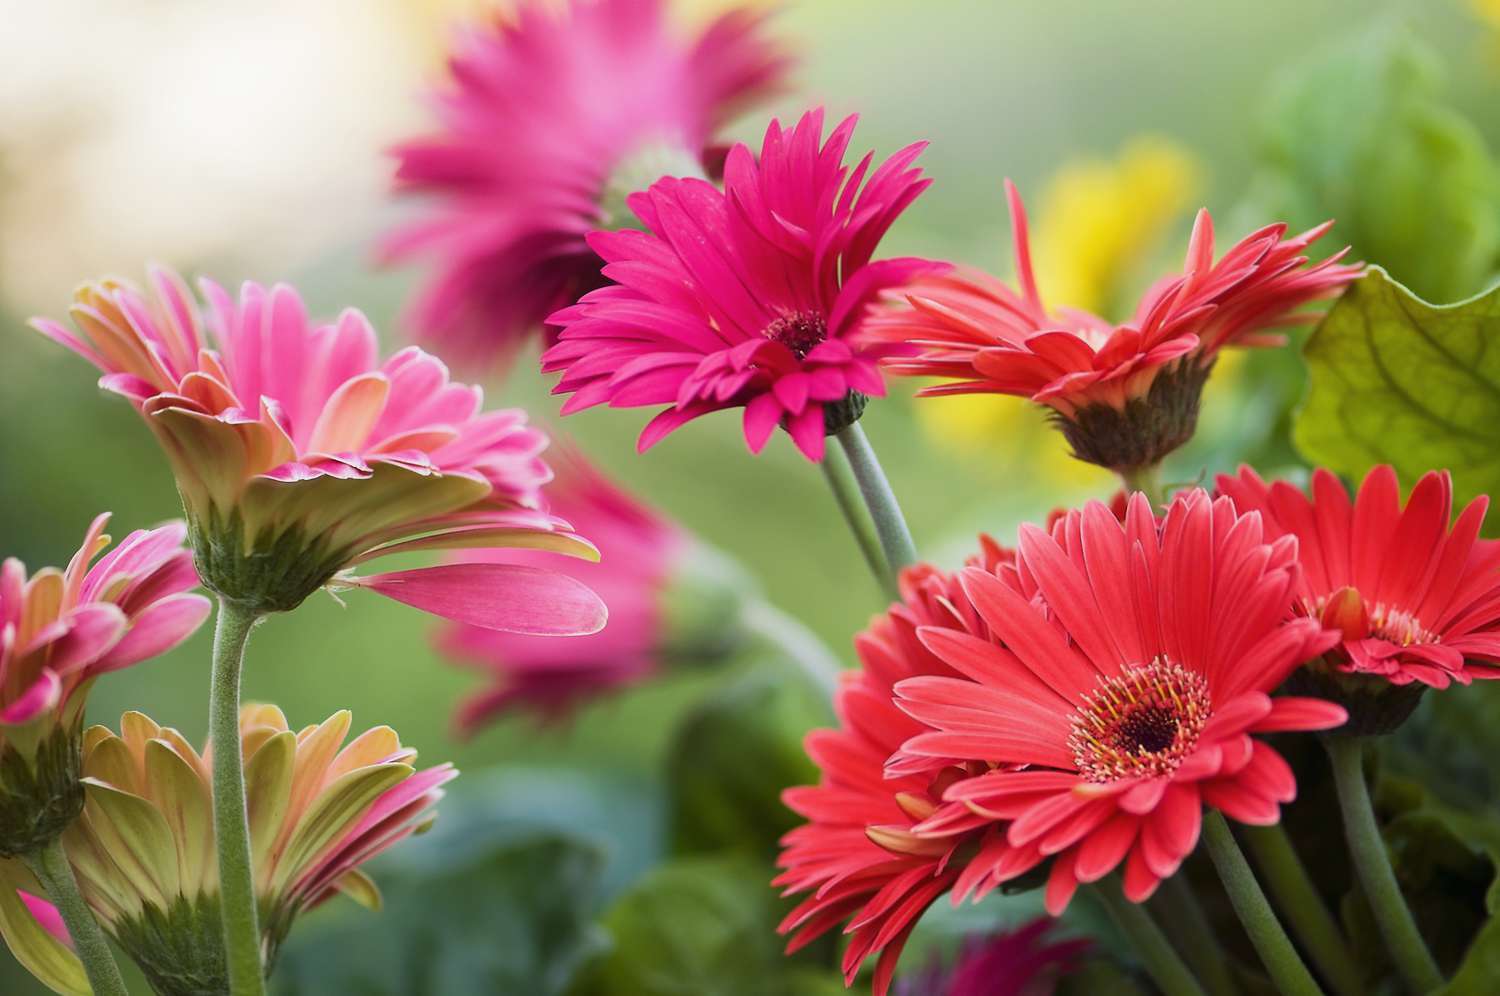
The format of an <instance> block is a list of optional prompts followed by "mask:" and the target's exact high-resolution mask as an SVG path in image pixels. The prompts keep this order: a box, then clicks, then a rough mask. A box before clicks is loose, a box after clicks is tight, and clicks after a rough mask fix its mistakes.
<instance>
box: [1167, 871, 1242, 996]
mask: <svg viewBox="0 0 1500 996" xmlns="http://www.w3.org/2000/svg"><path fill="white" fill-rule="evenodd" d="M1151 906H1152V907H1155V913H1156V916H1157V918H1158V919H1160V920H1161V921H1162V922H1163V923H1165V924H1166V926H1167V929H1168V930H1170V931H1171V932H1172V935H1173V936H1174V937H1176V938H1177V939H1178V941H1179V942H1180V943H1181V944H1182V951H1183V955H1182V956H1183V959H1184V960H1186V961H1187V963H1188V965H1189V967H1191V968H1192V970H1193V974H1195V975H1196V976H1197V977H1198V978H1199V979H1200V980H1202V982H1203V988H1204V989H1206V990H1208V993H1209V996H1235V994H1236V993H1238V992H1239V987H1238V986H1236V985H1235V984H1234V976H1233V975H1232V974H1231V973H1230V971H1229V966H1230V959H1229V955H1228V953H1227V952H1226V951H1225V950H1224V946H1223V945H1222V944H1220V943H1219V939H1218V938H1217V937H1215V936H1214V929H1213V924H1212V923H1211V922H1210V921H1209V919H1208V914H1207V913H1205V912H1204V911H1203V906H1202V905H1201V904H1200V903H1199V902H1198V897H1197V896H1196V895H1194V894H1193V887H1192V886H1191V885H1189V884H1188V880H1187V875H1185V874H1183V873H1181V872H1179V873H1178V874H1176V875H1173V876H1172V877H1171V878H1169V879H1167V880H1166V881H1165V882H1163V883H1162V884H1161V889H1159V890H1158V891H1157V893H1156V896H1155V897H1153V899H1152V900H1151Z"/></svg>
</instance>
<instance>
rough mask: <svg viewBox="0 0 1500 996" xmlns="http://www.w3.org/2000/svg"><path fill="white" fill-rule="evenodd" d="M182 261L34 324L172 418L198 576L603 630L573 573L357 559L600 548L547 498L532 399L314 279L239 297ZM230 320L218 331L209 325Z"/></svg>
mask: <svg viewBox="0 0 1500 996" xmlns="http://www.w3.org/2000/svg"><path fill="white" fill-rule="evenodd" d="M202 289H203V294H204V296H205V298H206V300H207V305H206V307H205V308H200V307H199V305H198V303H197V302H196V301H195V300H194V299H193V297H192V295H191V293H190V292H189V291H188V289H187V287H186V285H185V284H184V283H183V282H182V280H181V278H179V277H178V276H177V275H176V274H174V273H172V272H170V271H167V270H161V269H153V270H151V271H150V289H149V291H148V292H142V291H141V290H139V289H137V288H136V287H134V286H132V285H130V284H128V283H124V282H121V281H116V280H105V281H102V282H99V283H95V284H87V285H85V286H83V287H82V288H80V289H79V290H78V291H77V293H76V294H75V297H74V303H73V306H72V308H71V310H70V314H71V316H72V319H73V322H74V324H75V326H76V329H77V332H76V333H75V332H73V331H70V330H69V329H67V328H65V327H64V326H62V325H61V324H59V323H57V322H53V321H49V320H47V319H35V320H34V321H33V323H32V324H33V326H34V327H35V328H36V329H37V330H39V331H40V332H42V333H43V334H44V335H46V336H48V337H49V338H51V339H54V340H56V341H57V342H60V343H61V344H63V345H64V346H67V347H68V348H69V349H71V350H73V351H74V352H75V353H78V354H79V355H80V356H82V357H84V358H85V359H87V360H88V361H90V362H91V363H93V364H94V365H95V366H97V367H98V368H99V369H100V370H102V371H103V372H104V377H103V379H102V380H101V381H100V386H102V387H104V388H105V389H106V390H109V391H112V392H114V393H116V394H120V395H122V396H124V397H125V398H126V399H127V400H129V401H130V403H131V404H132V405H133V406H134V407H135V408H136V410H137V411H139V412H140V413H141V415H142V416H143V417H144V418H145V420H146V424H147V425H148V426H149V427H150V428H151V430H152V431H153V432H154V433H155V435H156V437H157V439H158V441H159V442H160V443H161V444H162V448H163V449H164V450H165V451H166V454H167V458H168V460H169V461H170V463H171V465H172V470H173V473H174V475H175V477H176V479H177V489H178V491H179V493H180V494H181V496H182V502H183V505H184V507H185V509H186V511H187V520H188V528H189V534H190V537H191V540H192V545H193V549H194V552H195V560H196V563H197V568H198V573H199V575H200V576H201V577H202V580H203V583H204V585H205V586H206V587H208V588H209V589H210V590H212V591H214V592H216V593H217V594H219V595H221V596H223V597H224V598H226V599H229V600H230V601H232V602H235V603H237V604H239V605H242V606H245V607H246V608H247V609H248V610H250V611H252V612H268V611H284V610H287V609H291V608H294V607H296V606H297V605H298V604H299V603H301V602H302V600H303V599H305V598H306V597H307V596H308V595H310V594H311V593H312V592H314V591H316V590H317V589H318V588H320V587H322V586H324V585H325V584H330V583H331V582H332V583H334V584H336V585H338V586H363V587H367V588H370V589H372V590H374V591H377V592H380V593H382V594H385V595H388V596H389V597H392V598H395V599H398V600H400V601H403V602H406V603H408V604H411V605H415V606H417V607H419V608H422V609H425V610H427V611H431V612H436V613H438V614H440V615H446V616H450V617H455V618H462V619H464V620H465V621H468V622H473V623H476V624H480V625H489V626H493V627H495V628H499V629H512V630H516V631H521V632H538V633H579V632H593V631H595V630H597V629H598V628H599V627H600V626H601V625H602V624H603V619H604V610H603V606H602V604H601V603H600V602H599V600H598V598H597V597H596V596H595V595H594V594H593V593H592V592H590V591H588V589H586V588H585V587H584V586H583V585H582V584H580V583H579V582H578V581H576V580H574V579H572V578H570V577H567V576H566V575H563V574H559V573H557V572H555V571H554V572H545V571H539V570H537V569H536V568H534V567H525V566H518V565H505V564H463V565H444V566H439V567H432V568H427V569H423V570H411V571H399V572H395V573H392V574H384V575H376V576H373V577H353V576H350V575H349V574H348V573H347V572H348V570H349V569H351V568H353V567H355V566H357V565H359V564H362V563H364V562H366V561H368V560H371V559H372V558H375V557H380V556H384V555H386V554H390V553H399V552H405V551H411V550H421V549H434V548H436V549H453V548H471V547H488V546H520V547H543V548H546V549H554V550H558V551H561V552H564V553H572V554H575V555H578V556H584V557H596V556H597V551H596V550H594V548H593V547H592V546H591V545H589V543H588V542H587V541H586V540H584V539H582V538H581V537H579V536H577V535H576V534H575V533H574V532H573V531H572V530H571V529H569V528H568V527H567V524H566V523H564V522H562V521H561V520H558V519H556V518H555V517H553V516H550V515H548V514H546V513H545V512H544V511H542V508H543V505H544V502H543V499H542V496H541V487H542V485H543V484H544V483H545V482H546V481H547V480H548V479H549V478H550V477H551V471H550V470H549V469H548V467H547V464H546V463H545V462H543V460H542V458H541V452H542V450H543V449H544V448H545V447H546V445H547V437H546V435H545V434H543V433H542V432H541V431H539V430H537V429H535V428H532V427H530V426H528V425H527V424H526V415H525V413H524V412H522V411H520V410H517V409H510V410H501V411H493V412H482V411H481V405H482V402H483V395H482V392H481V391H480V389H479V388H477V387H470V386H468V385H465V384H457V383H453V382H451V381H450V380H449V378H448V370H447V368H446V367H444V366H443V364H442V363H441V362H439V361H438V360H437V359H436V358H435V357H433V356H430V355H428V354H427V353H424V352H422V351H421V350H420V349H417V348H415V347H412V348H408V349H404V350H402V351H400V352H398V353H396V354H395V355H394V356H392V357H391V358H390V359H389V360H387V361H386V362H385V363H383V364H381V363H378V361H377V346H376V340H375V331H374V329H373V328H371V326H370V323H369V322H368V321H366V320H365V317H364V316H363V315H362V314H360V313H359V312H358V311H355V310H352V309H350V310H347V311H345V312H344V313H343V314H342V315H341V316H339V318H338V320H337V321H334V322H331V323H327V324H318V323H314V322H311V321H309V319H308V317H307V314H306V312H305V310H304V309H303V305H302V301H301V299H300V298H299V297H298V295H297V293H296V291H294V290H293V289H292V288H290V287H287V286H285V285H277V286H275V287H272V288H270V289H266V288H264V287H261V286H260V285H258V284H254V283H246V284H245V286H244V288H243V289H242V290H241V292H240V297H239V300H238V302H236V301H235V299H234V298H232V297H231V296H230V295H229V294H227V293H226V292H225V291H224V290H223V289H222V288H220V287H219V286H218V285H217V284H214V283H212V282H210V281H204V282H203V283H202ZM205 327H206V328H207V329H208V330H211V334H212V339H210V338H209V336H208V335H207V334H205Z"/></svg>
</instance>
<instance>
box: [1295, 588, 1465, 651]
mask: <svg viewBox="0 0 1500 996" xmlns="http://www.w3.org/2000/svg"><path fill="white" fill-rule="evenodd" d="M1309 609H1310V611H1309V612H1308V615H1310V616H1312V617H1313V618H1315V619H1318V620H1320V621H1321V622H1322V623H1323V625H1324V626H1326V627H1328V628H1329V629H1337V630H1341V631H1342V632H1343V634H1344V639H1345V640H1362V639H1365V638H1366V637H1374V638H1375V639H1377V640H1385V641H1387V642H1390V643H1394V644H1396V645H1397V646H1401V647H1410V646H1412V645H1413V644H1421V643H1439V642H1441V640H1442V637H1441V635H1440V634H1437V633H1433V632H1430V631H1429V630H1427V629H1425V628H1424V627H1423V626H1422V621H1421V620H1420V619H1418V618H1417V616H1416V615H1415V614H1413V613H1411V612H1407V611H1405V610H1403V609H1398V608H1396V607H1394V606H1388V605H1385V604H1383V603H1381V602H1376V603H1375V604H1374V605H1370V604H1368V603H1366V602H1365V600H1364V597H1363V596H1361V595H1360V593H1359V592H1358V591H1357V590H1356V589H1354V588H1350V587H1345V588H1340V589H1339V590H1338V591H1335V592H1333V593H1332V594H1329V595H1322V596H1320V597H1318V598H1317V599H1316V600H1314V601H1313V602H1312V604H1311V606H1310V607H1309Z"/></svg>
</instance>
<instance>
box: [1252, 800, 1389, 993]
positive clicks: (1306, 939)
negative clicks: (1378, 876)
mask: <svg viewBox="0 0 1500 996" xmlns="http://www.w3.org/2000/svg"><path fill="white" fill-rule="evenodd" d="M1241 838H1242V839H1243V840H1244V841H1245V843H1246V844H1247V845H1249V847H1250V853H1251V854H1252V855H1254V857H1255V864H1256V867H1257V868H1259V869H1260V874H1261V877H1262V878H1264V879H1265V882H1266V886H1267V888H1268V889H1269V890H1270V892H1271V895H1272V896H1273V897H1274V898H1275V900H1276V908H1277V909H1278V910H1280V911H1281V915H1282V916H1284V917H1286V919H1287V922H1288V923H1289V924H1290V925H1291V928H1292V931H1293V932H1294V933H1295V934H1296V935H1297V939H1298V940H1300V941H1301V942H1302V946H1303V947H1304V948H1305V949H1306V950H1307V953H1308V955H1310V956H1311V957H1312V960H1313V963H1314V964H1315V965H1317V967H1318V971H1319V972H1320V973H1322V976H1323V979H1324V980H1325V981H1326V982H1327V983H1328V985H1329V986H1331V987H1332V988H1333V990H1334V992H1336V993H1338V994H1339V996H1360V994H1361V993H1363V992H1364V986H1363V984H1362V983H1361V981H1360V975H1359V969H1358V968H1357V967H1356V965H1355V961H1354V953H1353V952H1352V951H1350V950H1349V944H1348V942H1347V941H1345V940H1344V935H1343V932H1342V931H1340V930H1339V926H1338V923H1337V922H1336V921H1335V920H1334V919H1333V914H1331V913H1329V912H1328V906H1327V905H1326V904H1325V903H1324V902H1323V897H1322V896H1320V895H1318V890H1317V889H1316V888H1314V887H1313V884H1312V879H1310V878H1308V877H1307V869H1306V867H1304V866H1303V864H1302V859H1301V858H1299V857H1298V856H1297V852H1296V850H1295V849H1294V848H1293V847H1292V841H1291V838H1290V837H1288V836H1287V833H1286V830H1285V829H1284V828H1283V827H1282V825H1281V824H1279V823H1278V824H1276V825H1275V826H1269V827H1245V828H1244V831H1243V832H1242V833H1241Z"/></svg>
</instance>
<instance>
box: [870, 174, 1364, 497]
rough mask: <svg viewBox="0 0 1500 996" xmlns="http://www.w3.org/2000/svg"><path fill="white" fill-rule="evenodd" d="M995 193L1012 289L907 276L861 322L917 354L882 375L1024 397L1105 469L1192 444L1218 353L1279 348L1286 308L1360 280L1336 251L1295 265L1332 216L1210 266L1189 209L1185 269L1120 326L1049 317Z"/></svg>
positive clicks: (976, 276)
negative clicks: (912, 282)
mask: <svg viewBox="0 0 1500 996" xmlns="http://www.w3.org/2000/svg"><path fill="white" fill-rule="evenodd" d="M1005 190H1006V196H1007V197H1008V198H1009V201H1010V212H1011V226H1012V229H1013V234H1014V238H1015V253H1016V269H1017V272H1018V277H1019V281H1020V285H1021V289H1020V292H1019V293H1017V292H1016V291H1014V290H1012V289H1011V288H1009V287H1007V286H1006V285H1005V284H1004V283H1002V282H1001V281H1000V280H998V279H996V278H995V277H992V276H989V275H988V274H985V273H981V272H979V271H977V270H969V269H965V270H961V271H959V272H956V273H953V274H947V275H939V276H931V277H927V278H925V279H922V280H920V281H917V283H916V286H914V287H912V288H909V289H907V290H906V291H905V292H904V293H903V294H902V295H901V296H903V297H904V299H905V302H906V304H907V305H909V306H908V307H906V308H904V309H901V310H897V311H894V312H892V313H890V314H886V315H882V316H881V317H880V319H879V320H878V321H876V322H873V323H872V327H873V328H875V329H877V331H878V334H879V336H880V338H882V339H884V340H886V341H887V342H891V343H897V344H903V345H906V346H908V347H912V348H914V349H915V350H916V351H917V355H915V356H911V355H898V356H897V357H896V358H893V359H891V360H889V361H888V362H887V368H888V369H890V370H892V371H893V372H895V373H900V374H909V375H918V376H924V377H941V378H944V379H945V380H947V381H949V383H944V384H938V385H933V386H929V387H925V388H923V389H922V391H921V392H919V393H921V394H923V395H929V396H935V395H947V394H973V393H994V394H1012V395H1018V396H1020V397H1024V398H1030V399H1031V400H1032V401H1034V402H1036V403H1037V404H1039V405H1045V406H1046V407H1048V408H1050V409H1051V410H1052V412H1053V413H1054V415H1055V417H1056V420H1057V422H1058V425H1059V427H1060V428H1061V429H1062V431H1063V433H1064V434H1065V435H1066V436H1067V439H1068V442H1069V443H1070V444H1072V446H1073V450H1074V453H1075V455H1076V456H1078V458H1079V459H1082V460H1086V461H1088V462H1089V463H1095V464H1098V465H1100V466H1102V467H1107V468H1110V469H1112V470H1130V469H1134V468H1141V467H1149V466H1154V465H1155V464H1156V463H1158V462H1159V461H1160V460H1161V459H1162V457H1164V456H1166V455H1167V454H1168V453H1170V452H1171V451H1172V450H1174V449H1176V448H1177V447H1178V446H1181V445H1182V444H1183V443H1184V442H1186V441H1187V440H1188V439H1189V438H1190V437H1191V436H1192V433H1193V429H1194V427H1195V425H1196V423H1197V417H1198V401H1199V396H1200V394H1201V392H1202V389H1203V384H1204V381H1205V380H1207V378H1208V374H1209V371H1210V369H1211V368H1212V366H1213V362H1214V359H1215V357H1216V356H1217V354H1218V352H1219V350H1220V349H1222V348H1223V347H1225V346H1230V345H1235V346H1270V345H1279V344H1281V343H1282V342H1284V341H1285V339H1284V337H1282V336H1280V335H1277V334H1274V333H1272V332H1271V331H1269V330H1272V329H1277V328H1283V327H1286V326H1290V325H1295V324H1299V323H1302V322H1305V321H1307V320H1308V319H1309V317H1310V316H1309V315H1307V314H1305V313H1299V312H1297V310H1296V309H1298V308H1299V307H1301V306H1302V305H1304V304H1307V303H1309V302H1311V301H1315V300H1318V299H1320V298H1325V297H1328V296H1330V295H1332V294H1335V293H1337V292H1338V290H1339V289H1340V288H1342V287H1343V286H1344V285H1345V284H1347V283H1348V282H1349V281H1351V280H1353V279H1354V278H1355V277H1357V276H1358V275H1359V274H1360V272H1361V270H1360V267H1358V266H1349V265H1344V264H1340V263H1339V259H1340V258H1342V256H1343V255H1344V254H1343V253H1342V252H1340V253H1337V254H1335V255H1334V256H1332V257H1330V258H1328V259H1325V260H1323V261H1321V262H1319V263H1317V264H1314V265H1312V266H1306V265H1305V264H1306V263H1307V256H1306V255H1305V252H1306V249H1307V247H1308V246H1309V245H1310V244H1311V243H1313V242H1314V241H1316V240H1317V239H1318V238H1320V237H1321V236H1322V235H1323V234H1324V233H1325V232H1327V230H1328V228H1329V226H1330V225H1331V224H1332V223H1331V222H1329V223H1327V224H1324V225H1320V226H1319V227H1317V228H1314V229H1312V230H1310V231H1307V232H1304V233H1302V234H1301V235H1298V236H1295V237H1292V238H1287V237H1286V226H1285V225H1268V226H1266V227H1265V228H1262V229H1259V230H1258V231H1255V232H1252V233H1251V234H1250V235H1247V236H1246V237H1245V238H1243V239H1241V240H1240V241H1239V242H1237V243H1235V245H1234V246H1232V247H1231V248H1230V249H1229V251H1228V252H1226V253H1225V254H1224V255H1223V256H1221V257H1219V259H1218V261H1217V262H1216V261H1215V260H1214V230H1213V221H1212V219H1211V218H1210V217H1209V214H1208V212H1207V211H1200V212H1199V213H1198V219H1197V222H1196V223H1195V224H1194V226H1193V235H1192V240H1191V242H1190V243H1189V245H1188V251H1187V261H1186V263H1185V264H1184V267H1183V272H1182V274H1181V275H1180V276H1176V277H1169V278H1166V279H1163V280H1161V281H1159V282H1157V283H1156V284H1155V285H1154V286H1153V287H1152V288H1151V289H1150V290H1149V291H1148V292H1147V293H1146V295H1145V296H1144V298H1143V299H1142V300H1141V302H1140V305H1139V307H1138V308H1137V309H1136V313H1135V316H1134V317H1133V318H1132V319H1131V320H1130V321H1128V322H1125V323H1123V324H1119V325H1116V324H1114V323H1112V322H1110V321H1107V320H1106V319H1104V318H1101V317H1099V316H1098V315H1094V314H1090V313H1088V312H1086V311H1079V310H1075V309H1071V308H1062V309H1059V310H1057V311H1056V312H1053V311H1049V310H1048V309H1047V308H1046V307H1045V306H1044V305H1043V303H1042V299H1041V295H1040V294H1039V293H1038V291H1037V282H1036V277H1035V276H1034V274H1033V272H1032V267H1031V250H1030V246H1029V243H1028V239H1027V233H1026V213H1025V209H1024V208H1023V207H1022V204H1021V197H1020V195H1019V194H1018V193H1017V192H1016V188H1015V186H1014V185H1013V184H1011V183H1010V181H1008V180H1007V181H1006V184H1005Z"/></svg>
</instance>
